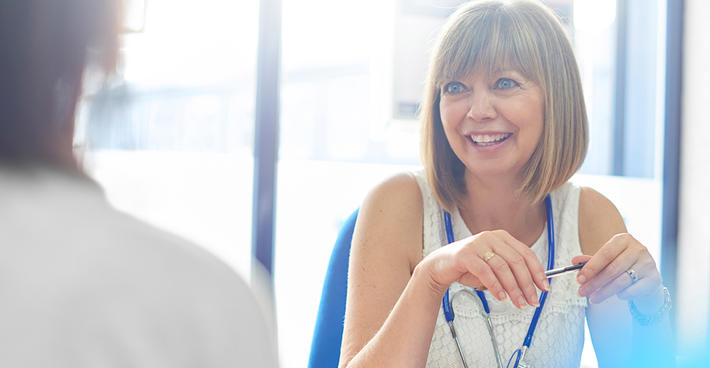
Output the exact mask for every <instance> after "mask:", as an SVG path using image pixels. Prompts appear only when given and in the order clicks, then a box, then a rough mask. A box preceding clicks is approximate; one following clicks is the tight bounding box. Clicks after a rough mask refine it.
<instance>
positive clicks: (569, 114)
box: [420, 0, 588, 210]
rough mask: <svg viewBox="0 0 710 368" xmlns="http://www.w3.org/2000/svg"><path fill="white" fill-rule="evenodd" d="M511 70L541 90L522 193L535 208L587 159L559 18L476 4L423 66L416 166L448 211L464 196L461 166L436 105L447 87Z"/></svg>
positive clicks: (450, 25) (535, 10) (574, 74)
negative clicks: (479, 73) (475, 73)
mask: <svg viewBox="0 0 710 368" xmlns="http://www.w3.org/2000/svg"><path fill="white" fill-rule="evenodd" d="M503 66H505V67H506V68H512V69H515V70H516V71H518V72H520V73H522V74H523V75H524V76H525V78H528V79H530V80H532V81H533V82H535V83H536V84H538V85H539V86H540V87H541V88H542V90H543V91H544V95H545V98H544V101H545V102H544V103H545V106H544V117H543V129H542V135H541V138H540V141H539V142H538V144H537V146H536V148H535V150H534V152H533V153H532V155H531V156H530V159H529V160H528V162H527V163H526V164H525V165H524V167H523V169H522V171H521V173H520V179H521V183H522V184H521V187H520V193H519V194H524V195H526V196H528V197H530V198H532V200H533V201H534V202H538V201H541V200H542V199H543V198H544V197H545V196H546V195H547V194H548V193H550V192H551V191H553V190H554V189H556V188H557V187H559V186H560V185H562V184H564V183H565V182H566V181H567V180H568V179H569V178H570V177H571V176H572V175H573V174H574V173H575V172H576V171H577V170H578V169H579V167H580V166H581V165H582V162H583V161H584V157H585V155H586V152H587V139H588V138H587V136H588V132H587V131H588V127H587V113H586V108H585V105H584V96H583V94H582V84H581V81H580V76H579V70H578V68H577V62H576V60H575V58H574V54H573V52H572V47H571V45H570V43H569V40H568V39H567V37H566V35H565V32H564V30H563V29H562V25H561V24H560V22H559V20H558V19H557V17H556V16H555V15H554V14H553V13H552V12H551V11H550V10H549V9H547V8H546V7H544V6H543V5H540V4H538V3H535V2H532V1H500V0H494V1H481V2H473V3H467V4H465V5H463V6H462V7H460V8H459V9H458V10H457V11H456V12H455V13H454V14H453V15H452V16H451V17H450V18H449V20H448V22H447V24H446V25H445V26H444V29H443V31H442V33H441V35H440V37H439V40H438V43H437V44H436V46H435V49H434V52H433V54H432V59H431V61H430V65H429V74H428V77H427V81H426V87H425V91H424V98H423V100H422V105H421V110H420V119H421V121H422V142H421V144H422V147H421V159H422V164H423V166H424V170H425V172H426V177H427V181H428V182H429V185H430V186H431V188H432V190H433V192H434V195H435V197H436V198H437V200H438V201H439V203H440V204H441V205H442V207H444V208H445V209H447V210H453V208H454V207H455V203H456V202H457V201H458V200H459V199H460V198H461V197H462V196H463V195H464V194H465V193H466V185H465V180H464V171H465V167H464V164H463V163H462V162H461V161H460V160H459V159H458V157H456V155H455V154H454V152H453V150H452V149H451V146H450V145H449V142H448V140H447V139H446V135H445V134H444V128H443V125H442V121H441V114H440V111H439V102H440V96H441V94H440V93H441V88H442V86H444V85H445V84H446V83H448V82H450V81H452V80H456V79H457V78H460V77H463V76H465V75H467V74H468V73H470V72H471V71H472V70H473V69H474V68H477V67H486V68H488V72H489V74H490V73H492V72H493V71H494V70H496V69H499V68H500V67H503Z"/></svg>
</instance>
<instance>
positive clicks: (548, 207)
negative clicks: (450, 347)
mask: <svg viewBox="0 0 710 368" xmlns="http://www.w3.org/2000/svg"><path fill="white" fill-rule="evenodd" d="M545 214H546V215H547V252H548V253H547V254H548V257H547V270H548V271H549V270H551V269H552V268H553V267H554V264H555V225H554V223H553V221H552V201H551V200H550V196H549V195H547V196H546V197H545ZM444 225H445V226H446V240H447V241H448V243H453V242H454V231H453V227H452V226H451V215H450V214H449V213H448V212H447V211H444ZM548 281H551V280H550V279H549V278H548ZM474 291H475V292H476V295H477V296H478V298H479V299H480V300H481V305H482V306H483V310H484V311H485V317H486V322H487V324H486V325H487V326H486V327H488V335H489V336H490V337H491V344H492V345H493V352H494V353H495V356H496V362H497V363H498V367H499V368H503V361H502V360H501V356H500V352H499V350H498V342H497V341H496V338H495V333H494V332H493V322H491V310H490V308H489V307H488V301H487V300H486V295H485V294H484V293H483V291H480V290H474ZM460 292H465V293H467V294H470V295H473V293H471V291H470V290H469V289H467V288H464V289H461V290H459V291H458V292H456V293H454V295H453V296H452V299H453V298H455V297H456V295H457V294H458V293H460ZM452 299H449V289H446V293H445V294H444V299H443V300H442V301H441V306H442V308H443V309H444V317H446V322H447V323H448V325H449V329H450V330H451V336H452V337H453V338H454V340H455V341H456V347H457V348H458V350H459V355H461V362H463V366H464V367H465V368H468V365H467V364H466V359H465V358H464V355H463V350H462V349H461V344H460V343H459V338H458V336H457V334H456V328H454V308H453V306H452V305H451V300H452ZM546 299H547V291H543V292H542V293H541V294H540V300H539V303H540V306H539V307H537V308H535V313H534V314H533V317H532V320H531V321H530V326H529V327H528V333H527V334H526V335H525V340H523V344H522V346H520V347H519V348H518V349H515V351H514V352H513V354H512V355H511V356H510V359H508V365H507V367H510V363H511V362H512V361H513V358H515V362H514V363H513V368H523V367H526V364H525V363H524V362H523V361H524V359H525V353H526V352H527V351H528V349H529V348H530V343H531V342H532V338H533V334H534V333H535V327H536V326H537V321H538V319H539V318H540V312H542V307H543V306H544V305H545V300H546Z"/></svg>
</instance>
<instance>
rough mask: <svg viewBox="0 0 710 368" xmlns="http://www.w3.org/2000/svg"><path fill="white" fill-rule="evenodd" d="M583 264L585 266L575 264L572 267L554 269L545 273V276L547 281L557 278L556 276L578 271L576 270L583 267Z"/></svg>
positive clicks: (583, 263)
mask: <svg viewBox="0 0 710 368" xmlns="http://www.w3.org/2000/svg"><path fill="white" fill-rule="evenodd" d="M585 264H587V262H582V263H577V264H576V265H574V266H567V267H561V268H555V269H554V270H549V271H545V276H547V278H548V279H549V278H551V277H557V276H560V275H563V274H565V273H567V272H570V271H574V270H578V269H580V268H582V267H584V265H585Z"/></svg>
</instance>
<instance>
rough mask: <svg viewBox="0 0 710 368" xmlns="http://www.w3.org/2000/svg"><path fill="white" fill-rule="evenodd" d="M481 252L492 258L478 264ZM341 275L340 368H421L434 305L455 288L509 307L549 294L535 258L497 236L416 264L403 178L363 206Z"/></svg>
mask: <svg viewBox="0 0 710 368" xmlns="http://www.w3.org/2000/svg"><path fill="white" fill-rule="evenodd" d="M486 251H493V252H494V253H495V254H496V255H497V257H493V258H492V259H490V261H489V262H484V261H483V259H482V255H483V254H484V253H485V252H486ZM349 270H350V271H349V272H350V273H349V275H348V297H347V304H346V311H345V327H344V331H343V342H342V348H341V356H340V366H341V367H346V366H347V367H361V366H368V367H391V366H397V367H422V366H424V365H425V364H426V361H427V356H428V353H429V345H430V343H431V339H432V335H433V332H434V326H435V323H436V317H437V314H438V309H439V308H441V300H442V297H443V295H444V292H445V291H446V289H447V288H448V286H449V285H450V284H451V283H453V282H455V281H458V282H461V283H463V284H465V285H469V286H480V285H485V286H486V287H487V288H488V289H489V290H490V291H491V292H493V293H494V295H498V298H499V299H504V298H506V295H509V296H511V299H512V300H513V301H515V304H516V305H520V302H519V301H518V299H519V297H523V298H524V300H527V303H529V304H531V305H532V304H536V303H537V294H536V293H535V285H537V286H538V287H539V288H541V289H547V288H549V286H547V285H546V284H545V282H546V279H545V276H544V269H543V268H542V265H541V264H540V262H539V261H538V259H537V257H536V256H535V254H534V253H533V252H532V251H531V250H530V249H529V248H528V247H527V246H525V245H524V244H522V243H520V242H518V241H517V240H515V239H514V238H513V237H512V236H510V235H509V234H507V233H505V232H503V231H492V232H484V233H480V234H477V235H475V236H473V237H470V238H467V239H463V240H460V241H457V242H455V243H452V244H450V245H447V246H445V247H442V248H440V249H438V250H436V251H434V252H432V253H431V254H430V255H429V256H427V257H426V258H425V259H423V260H422V199H421V193H420V191H419V187H418V185H417V183H416V181H415V179H414V178H412V177H411V176H409V175H400V176H397V177H395V178H392V179H390V180H388V181H386V182H384V183H383V184H381V185H380V186H378V187H377V188H375V189H374V190H373V191H372V192H371V193H370V195H368V197H367V198H366V200H365V202H364V203H363V205H362V207H361V209H360V213H359V215H358V220H357V224H356V226H355V234H354V236H353V244H352V249H351V255H350V268H349ZM533 276H534V277H533ZM533 280H535V281H533ZM501 294H502V295H501Z"/></svg>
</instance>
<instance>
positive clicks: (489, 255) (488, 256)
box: [481, 250, 496, 262]
mask: <svg viewBox="0 0 710 368" xmlns="http://www.w3.org/2000/svg"><path fill="white" fill-rule="evenodd" d="M495 256H496V254H495V253H493V252H491V251H490V250H489V251H486V253H483V257H481V258H483V261H484V262H488V261H490V260H491V258H493V257H495Z"/></svg>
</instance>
